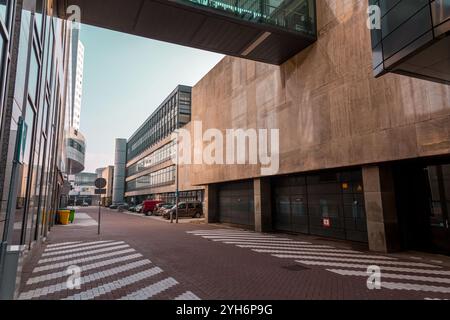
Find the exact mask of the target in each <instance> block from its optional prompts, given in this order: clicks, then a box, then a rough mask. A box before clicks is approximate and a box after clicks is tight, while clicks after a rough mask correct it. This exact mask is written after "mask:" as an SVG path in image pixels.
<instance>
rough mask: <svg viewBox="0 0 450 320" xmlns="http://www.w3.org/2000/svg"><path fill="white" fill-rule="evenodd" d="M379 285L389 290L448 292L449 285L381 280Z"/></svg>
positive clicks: (449, 290)
mask: <svg viewBox="0 0 450 320" xmlns="http://www.w3.org/2000/svg"><path fill="white" fill-rule="evenodd" d="M381 286H382V287H383V288H385V289H390V290H408V291H424V292H435V293H450V287H439V286H429V285H423V284H412V283H397V282H384V281H383V282H381Z"/></svg>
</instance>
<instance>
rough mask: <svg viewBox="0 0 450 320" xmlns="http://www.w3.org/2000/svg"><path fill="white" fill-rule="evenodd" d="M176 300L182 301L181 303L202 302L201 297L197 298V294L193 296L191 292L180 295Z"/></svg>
mask: <svg viewBox="0 0 450 320" xmlns="http://www.w3.org/2000/svg"><path fill="white" fill-rule="evenodd" d="M174 300H181V301H189V300H201V299H200V298H199V297H197V296H196V295H195V294H193V293H192V292H191V291H187V292H185V293H183V294H182V295H179V296H178V297H176V298H175V299H174Z"/></svg>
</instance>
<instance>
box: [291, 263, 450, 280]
mask: <svg viewBox="0 0 450 320" xmlns="http://www.w3.org/2000/svg"><path fill="white" fill-rule="evenodd" d="M296 261H297V262H298V263H301V264H305V265H308V266H325V267H337V268H355V269H367V267H369V266H370V264H367V265H364V264H350V263H334V262H321V261H312V260H311V261H305V260H296ZM380 268H381V271H382V272H384V271H395V272H409V273H419V274H433V275H441V276H450V271H441V270H425V269H414V268H397V267H385V266H380Z"/></svg>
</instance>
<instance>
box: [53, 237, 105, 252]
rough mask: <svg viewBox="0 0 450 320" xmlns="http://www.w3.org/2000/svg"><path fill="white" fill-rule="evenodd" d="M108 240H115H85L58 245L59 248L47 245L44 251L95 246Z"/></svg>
mask: <svg viewBox="0 0 450 320" xmlns="http://www.w3.org/2000/svg"><path fill="white" fill-rule="evenodd" d="M108 242H113V240H106V241H93V242H84V243H79V244H73V245H67V246H61V247H57V248H48V247H47V248H46V249H45V251H44V252H53V251H59V250H64V249H75V248H80V247H89V246H93V245H96V244H101V243H108Z"/></svg>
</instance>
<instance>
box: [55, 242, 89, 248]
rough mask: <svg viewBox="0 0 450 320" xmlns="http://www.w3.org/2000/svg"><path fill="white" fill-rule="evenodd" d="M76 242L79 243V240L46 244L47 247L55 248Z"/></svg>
mask: <svg viewBox="0 0 450 320" xmlns="http://www.w3.org/2000/svg"><path fill="white" fill-rule="evenodd" d="M77 243H81V241H72V242H61V243H54V244H49V245H48V246H47V248H57V247H63V246H67V245H70V244H77Z"/></svg>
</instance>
